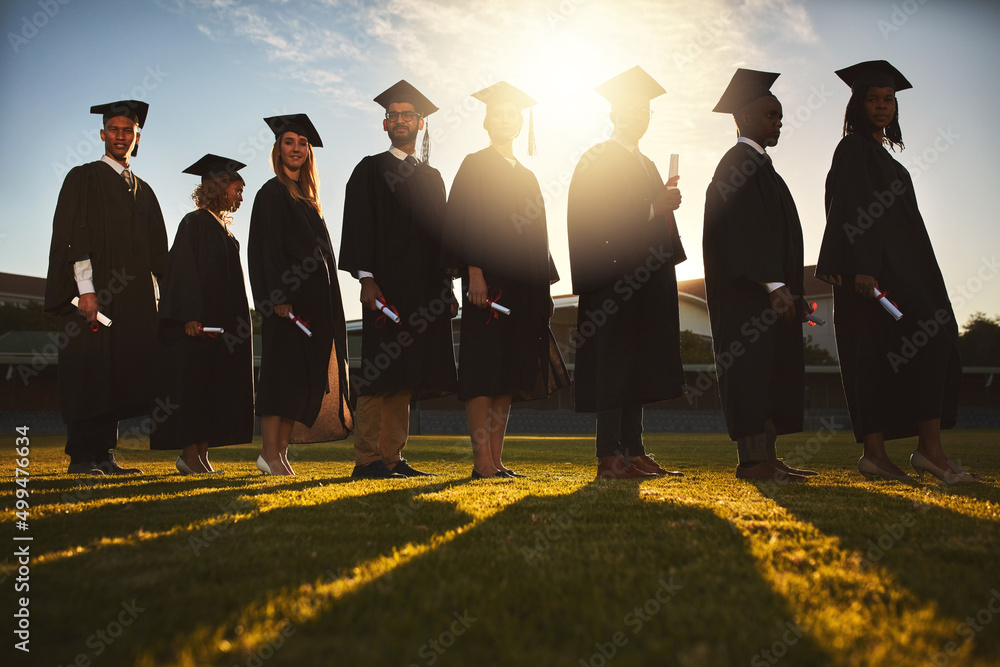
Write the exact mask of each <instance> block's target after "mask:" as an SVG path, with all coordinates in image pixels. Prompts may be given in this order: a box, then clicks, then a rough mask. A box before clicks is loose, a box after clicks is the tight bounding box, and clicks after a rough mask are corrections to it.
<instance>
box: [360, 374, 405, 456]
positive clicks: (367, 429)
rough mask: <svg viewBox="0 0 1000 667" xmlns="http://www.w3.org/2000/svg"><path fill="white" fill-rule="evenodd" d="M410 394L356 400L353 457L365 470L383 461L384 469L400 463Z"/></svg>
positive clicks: (399, 392)
mask: <svg viewBox="0 0 1000 667" xmlns="http://www.w3.org/2000/svg"><path fill="white" fill-rule="evenodd" d="M411 393H412V392H409V391H395V392H392V393H387V394H370V395H367V396H358V407H357V409H356V410H355V411H354V457H355V458H356V459H357V461H358V465H362V466H366V465H368V464H369V463H374V462H375V461H378V460H379V459H382V460H383V461H384V462H385V464H386V465H393V464H395V463H396V461H399V460H400V458H401V457H400V452H402V451H403V445H405V444H406V436H407V434H408V433H409V431H410V395H411Z"/></svg>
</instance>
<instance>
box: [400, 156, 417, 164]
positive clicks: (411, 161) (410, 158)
mask: <svg viewBox="0 0 1000 667" xmlns="http://www.w3.org/2000/svg"><path fill="white" fill-rule="evenodd" d="M403 162H405V163H406V164H408V165H410V166H411V167H416V166H417V165H418V164H419V162H418V161H417V158H415V157H413V156H412V155H407V156H406V159H405V160H403Z"/></svg>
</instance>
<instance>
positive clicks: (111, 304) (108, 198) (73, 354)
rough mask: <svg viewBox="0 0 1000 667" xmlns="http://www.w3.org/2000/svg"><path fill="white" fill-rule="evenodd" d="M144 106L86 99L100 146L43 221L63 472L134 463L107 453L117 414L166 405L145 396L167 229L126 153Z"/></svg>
mask: <svg viewBox="0 0 1000 667" xmlns="http://www.w3.org/2000/svg"><path fill="white" fill-rule="evenodd" d="M148 110H149V106H148V105H147V104H146V103H145V102H140V101H137V100H122V101H118V102H112V103H109V104H101V105H97V106H94V107H91V109H90V112H91V113H95V114H100V115H101V117H102V119H103V125H102V128H101V139H102V140H103V141H104V148H105V154H104V156H103V157H102V158H101V159H100V160H98V161H96V162H90V163H88V164H84V165H81V166H79V167H75V168H74V169H72V170H71V171H70V172H69V173H68V174H67V175H66V180H65V181H64V182H63V186H62V190H61V191H60V193H59V200H58V202H57V203H56V212H55V216H54V217H53V221H52V244H51V247H50V250H49V269H48V279H47V281H46V287H45V309H46V310H47V311H49V312H52V313H54V314H57V315H59V316H60V318H61V321H60V330H61V333H62V334H64V336H61V337H60V340H61V341H63V342H62V343H61V344H60V346H59V347H60V349H59V402H60V407H61V410H62V416H63V421H64V422H66V431H67V434H66V454H68V455H69V457H70V464H69V470H68V472H70V473H72V474H91V475H112V474H128V473H139V472H140V471H139V470H137V469H135V468H122V467H121V466H119V465H118V463H117V462H116V461H115V458H114V453H113V452H114V449H115V447H116V446H117V444H118V420H119V419H123V418H127V417H135V416H139V415H145V414H150V413H151V414H152V422H151V425H150V426H151V428H155V427H156V423H157V419H159V420H160V421H162V420H163V419H165V418H166V416H167V414H169V411H170V410H171V409H173V408H172V406H171V404H170V402H169V400H168V401H166V402H163V401H161V402H160V403H161V404H158V405H156V406H153V405H152V387H151V385H150V381H149V378H150V376H151V375H152V373H151V372H150V363H151V358H152V356H153V346H154V342H155V331H156V298H157V297H156V280H157V278H162V277H163V272H164V270H165V269H166V261H167V233H166V229H165V228H164V225H163V214H162V213H161V212H160V205H159V203H158V202H157V200H156V195H155V194H153V191H152V189H151V188H150V187H149V185H147V184H146V182H145V181H143V180H142V179H140V178H138V177H136V176H135V175H134V174H133V173H132V169H131V163H130V159H131V157H132V156H134V155H135V154H136V152H137V149H138V146H139V131H140V128H141V127H142V126H143V124H144V123H145V120H146V114H147V112H148ZM99 315H102V316H103V317H102V318H101V319H102V320H103V321H104V322H105V324H100V323H99V320H98V316H99ZM173 407H174V408H175V407H176V406H173Z"/></svg>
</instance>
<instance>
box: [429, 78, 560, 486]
mask: <svg viewBox="0 0 1000 667" xmlns="http://www.w3.org/2000/svg"><path fill="white" fill-rule="evenodd" d="M473 97H475V98H476V99H478V100H480V101H481V102H484V103H485V104H486V117H485V119H484V120H483V128H484V129H485V130H486V131H487V133H489V136H490V145H489V146H488V147H487V148H484V149H483V150H481V151H479V152H478V153H472V154H471V155H468V156H466V158H465V160H464V161H463V162H462V166H461V167H459V169H458V173H457V174H456V175H455V182H454V183H453V184H452V186H451V195H450V197H449V199H448V213H447V218H446V224H445V232H444V247H445V253H446V254H447V253H450V255H451V256H450V258H447V259H446V264H447V266H448V267H450V268H452V269H454V270H455V272H456V273H458V274H459V275H461V276H462V294H463V295H464V296H463V307H462V341H461V345H460V346H459V352H458V397H459V398H460V399H461V400H464V401H465V413H466V416H467V417H468V420H469V433H470V435H471V437H472V451H473V456H474V459H475V461H474V464H473V470H472V477H473V479H478V478H483V477H486V478H507V477H514V476H518V475H517V474H516V473H514V472H513V471H511V470H510V469H508V468H507V467H506V466H505V465H504V464H503V462H502V461H501V455H502V452H503V440H504V434H505V433H506V430H507V417H508V416H509V414H510V405H511V402H512V401H515V400H518V401H519V400H531V399H537V398H544V397H546V396H548V395H549V394H551V393H552V392H553V391H556V390H558V389H560V388H562V387H565V386H568V385H569V375H568V373H567V371H566V366H565V364H564V363H563V360H562V355H561V354H560V353H559V348H558V347H557V346H556V343H555V339H554V338H553V337H552V332H551V330H550V329H549V318H550V317H551V316H552V308H553V303H552V297H551V296H550V295H549V285H551V284H552V283H554V282H556V281H557V280H558V279H559V274H558V273H557V272H556V268H555V264H554V263H553V262H552V256H551V255H550V254H549V243H548V233H547V230H546V226H545V203H544V201H543V200H542V192H541V189H540V188H539V186H538V180H537V179H536V178H535V175H534V174H533V173H531V171H529V170H528V169H526V168H525V167H524V166H523V165H522V164H521V163H520V162H518V160H517V158H515V157H514V151H513V141H514V138H515V137H517V136H518V135H519V134H520V132H521V128H522V127H523V125H524V116H523V112H524V109H527V108H529V107H531V106H532V105H534V104H535V100H533V99H531V98H530V97H528V96H527V95H525V94H524V93H523V92H521V91H520V90H518V89H517V88H515V87H514V86H511V85H510V84H508V83H506V82H504V81H501V82H499V83H496V84H494V85H492V86H490V87H489V88H486V89H484V90H481V91H479V92H478V93H474V94H473ZM533 143H534V141H533V136H532V132H531V129H530V128H529V132H528V152H529V154H530V153H533V152H534V150H533V148H534V147H533ZM494 302H496V303H498V304H500V305H502V306H504V307H505V308H509V309H510V314H509V315H502V314H497V312H496V311H495V310H493V309H492V305H491V304H492V303H494Z"/></svg>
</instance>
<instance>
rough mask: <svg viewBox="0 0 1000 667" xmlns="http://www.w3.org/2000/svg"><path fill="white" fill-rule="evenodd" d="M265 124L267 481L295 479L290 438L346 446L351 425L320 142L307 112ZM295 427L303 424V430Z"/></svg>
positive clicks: (262, 249) (259, 216)
mask: <svg viewBox="0 0 1000 667" xmlns="http://www.w3.org/2000/svg"><path fill="white" fill-rule="evenodd" d="M264 121H265V122H266V123H267V124H268V126H269V127H270V128H271V130H272V131H273V132H274V147H273V148H272V149H271V167H272V168H273V169H274V173H275V177H274V178H272V179H271V180H269V181H268V182H267V183H265V184H264V185H263V186H262V187H261V189H260V190H259V191H258V192H257V195H256V197H255V198H254V202H253V213H252V214H251V216H250V238H249V244H248V249H247V261H248V263H249V269H250V286H251V288H252V289H253V294H254V303H255V307H256V309H257V312H258V313H260V315H261V316H262V317H263V335H262V343H261V348H262V349H261V360H260V376H259V381H258V389H257V407H256V410H257V414H258V415H260V426H261V435H262V439H263V446H262V449H261V454H260V456H259V457H258V459H257V467H258V468H259V469H260V470H261V471H262V472H264V473H265V474H268V475H294V474H295V472H294V471H293V470H292V467H291V465H290V464H289V462H288V456H287V451H288V444H289V442H292V440H293V439H294V441H295V442H321V441H329V440H341V439H343V438H346V437H347V435H348V434H349V433H350V432H351V429H352V428H353V424H354V417H353V414H352V412H351V407H350V403H349V401H348V390H349V385H348V379H347V324H346V322H345V321H344V306H343V303H342V302H341V300H340V284H339V282H338V281H337V262H336V259H335V257H334V254H333V249H332V248H333V246H332V244H331V242H330V234H329V232H328V231H327V227H326V223H325V222H324V221H323V211H322V208H321V206H320V203H319V178H318V176H317V172H316V163H315V160H314V157H313V148H314V147H316V148H319V147H322V146H323V142H322V140H321V139H320V136H319V133H318V132H316V128H315V127H313V124H312V122H311V121H310V120H309V117H308V116H306V115H305V114H295V115H290V116H274V117H272V118H265V119H264ZM306 331H308V332H309V333H306ZM296 422H298V423H300V424H302V425H303V426H304V427H305V428H304V429H301V432H299V430H300V428H301V427H296ZM293 429H294V430H295V432H294V433H293Z"/></svg>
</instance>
